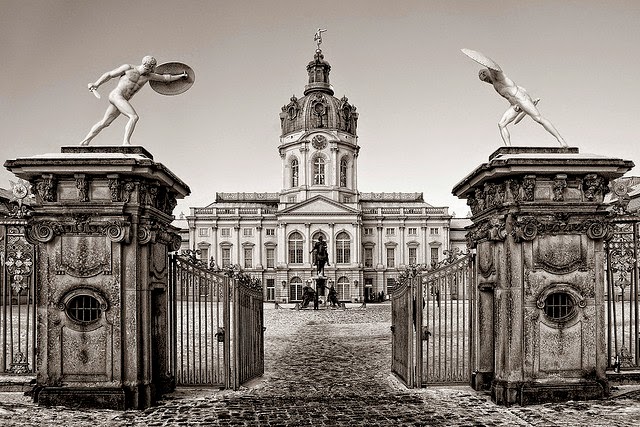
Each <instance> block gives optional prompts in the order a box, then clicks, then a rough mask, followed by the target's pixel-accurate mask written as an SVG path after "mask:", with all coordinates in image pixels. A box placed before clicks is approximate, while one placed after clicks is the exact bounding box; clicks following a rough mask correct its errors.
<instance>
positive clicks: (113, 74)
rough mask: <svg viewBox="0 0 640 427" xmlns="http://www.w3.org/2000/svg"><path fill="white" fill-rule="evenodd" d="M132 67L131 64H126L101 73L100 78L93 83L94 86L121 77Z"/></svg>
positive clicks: (96, 86)
mask: <svg viewBox="0 0 640 427" xmlns="http://www.w3.org/2000/svg"><path fill="white" fill-rule="evenodd" d="M130 69H131V65H128V64H124V65H122V66H120V67H118V68H116V69H114V70H111V71H107V72H106V73H104V74H103V75H101V76H100V78H99V79H98V80H96V82H95V83H93V84H92V86H93V88H98V86H100V85H101V84H103V83H105V82H107V81H109V80H111V79H112V78H114V77H119V76H121V75H123V74H124V73H125V72H126V71H127V70H130Z"/></svg>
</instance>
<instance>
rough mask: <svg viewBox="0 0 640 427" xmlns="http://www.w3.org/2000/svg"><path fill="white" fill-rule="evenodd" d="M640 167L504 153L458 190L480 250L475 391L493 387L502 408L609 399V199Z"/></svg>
mask: <svg viewBox="0 0 640 427" xmlns="http://www.w3.org/2000/svg"><path fill="white" fill-rule="evenodd" d="M633 166H634V165H633V162H631V161H629V160H622V159H616V158H611V157H606V156H598V155H593V154H582V153H580V152H579V150H578V149H577V148H532V147H503V148H500V149H498V150H496V151H495V152H494V153H493V154H492V155H491V156H490V157H489V161H488V162H487V163H484V164H482V165H480V166H478V167H477V168H476V169H475V170H474V171H473V172H471V173H470V174H469V175H468V176H467V177H465V178H464V179H463V180H462V181H460V182H459V183H458V184H457V185H456V186H455V187H454V189H453V193H454V194H455V195H456V196H458V197H460V198H464V199H466V200H467V204H468V205H469V206H470V208H471V210H472V214H473V216H472V220H473V224H472V225H471V226H470V227H469V230H468V234H467V238H468V241H469V244H470V246H471V247H474V248H476V252H477V287H478V295H479V297H478V313H477V316H478V331H477V333H478V338H479V348H478V349H477V351H476V354H475V359H476V361H477V362H476V367H475V372H474V379H473V380H474V386H475V387H476V388H483V387H489V386H490V387H491V396H492V399H493V400H494V402H496V403H498V404H502V405H510V404H513V403H519V404H521V405H525V404H532V403H541V402H549V401H561V400H569V399H574V400H580V399H591V398H601V397H603V396H605V395H606V394H607V393H608V384H607V380H606V376H605V368H606V365H607V360H606V347H605V337H606V331H605V308H606V304H605V300H604V283H605V280H604V279H605V276H604V267H605V258H604V252H603V241H604V239H606V238H607V236H608V233H609V230H610V228H609V226H608V224H607V216H608V211H607V210H606V206H605V205H604V203H603V199H604V196H605V194H606V193H607V192H608V183H609V181H610V180H612V179H615V178H618V177H620V176H622V175H623V174H624V173H625V172H627V171H628V170H629V169H631V168H632V167H633Z"/></svg>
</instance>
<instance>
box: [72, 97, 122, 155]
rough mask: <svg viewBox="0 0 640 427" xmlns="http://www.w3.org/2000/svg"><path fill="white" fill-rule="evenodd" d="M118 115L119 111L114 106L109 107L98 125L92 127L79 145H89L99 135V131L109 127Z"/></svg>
mask: <svg viewBox="0 0 640 427" xmlns="http://www.w3.org/2000/svg"><path fill="white" fill-rule="evenodd" d="M119 115H120V111H118V109H117V108H116V107H115V106H114V105H109V107H107V111H106V112H105V113H104V117H103V118H102V120H100V121H99V122H98V123H96V124H95V125H93V127H92V128H91V130H90V131H89V133H88V134H87V136H85V137H84V139H83V140H82V141H80V145H89V142H91V140H92V139H93V138H95V137H96V135H98V134H99V133H100V131H101V130H102V129H104V128H106V127H107V126H109V125H110V124H111V123H113V121H114V120H115V119H116V118H117V117H118V116H119Z"/></svg>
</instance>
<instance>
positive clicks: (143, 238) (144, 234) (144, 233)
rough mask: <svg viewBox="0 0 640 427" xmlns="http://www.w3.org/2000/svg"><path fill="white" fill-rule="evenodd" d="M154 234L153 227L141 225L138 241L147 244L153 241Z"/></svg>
mask: <svg viewBox="0 0 640 427" xmlns="http://www.w3.org/2000/svg"><path fill="white" fill-rule="evenodd" d="M152 236H153V232H152V231H151V227H149V226H146V225H141V226H139V227H138V243H139V244H141V245H146V244H147V243H149V242H150V241H151V238H152Z"/></svg>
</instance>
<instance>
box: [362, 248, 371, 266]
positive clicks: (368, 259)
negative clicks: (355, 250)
mask: <svg viewBox="0 0 640 427" xmlns="http://www.w3.org/2000/svg"><path fill="white" fill-rule="evenodd" d="M364 266H365V267H373V248H364Z"/></svg>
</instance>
